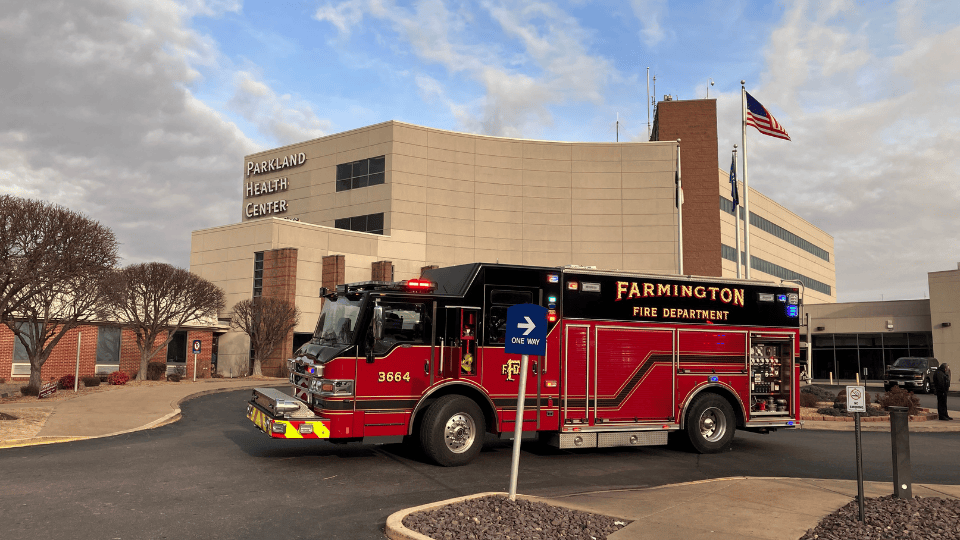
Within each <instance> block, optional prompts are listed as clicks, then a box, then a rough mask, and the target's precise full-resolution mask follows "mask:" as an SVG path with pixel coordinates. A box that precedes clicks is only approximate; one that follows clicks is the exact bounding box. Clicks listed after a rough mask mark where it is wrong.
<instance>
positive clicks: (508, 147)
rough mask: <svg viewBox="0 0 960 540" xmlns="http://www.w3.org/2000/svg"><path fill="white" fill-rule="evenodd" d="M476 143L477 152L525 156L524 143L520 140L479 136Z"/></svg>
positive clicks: (490, 154)
mask: <svg viewBox="0 0 960 540" xmlns="http://www.w3.org/2000/svg"><path fill="white" fill-rule="evenodd" d="M474 145H475V150H476V153H477V154H484V155H488V156H505V157H514V158H518V157H523V143H521V142H519V141H507V140H497V139H493V138H486V137H477V138H476V140H475V141H474Z"/></svg>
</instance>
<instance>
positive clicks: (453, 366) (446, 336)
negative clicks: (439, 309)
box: [437, 306, 480, 380]
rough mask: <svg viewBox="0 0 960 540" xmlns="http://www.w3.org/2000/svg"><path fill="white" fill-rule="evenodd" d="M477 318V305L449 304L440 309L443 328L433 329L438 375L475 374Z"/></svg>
mask: <svg viewBox="0 0 960 540" xmlns="http://www.w3.org/2000/svg"><path fill="white" fill-rule="evenodd" d="M479 322H480V310H479V309H477V308H470V307H460V306H451V307H447V308H445V309H444V317H443V328H442V331H441V332H438V333H437V335H438V336H439V340H440V342H439V343H438V347H437V349H438V351H439V366H438V374H439V377H440V378H441V379H460V378H472V379H474V380H476V379H478V378H479V373H480V367H479V366H480V359H479V357H478V351H477V330H478V325H479Z"/></svg>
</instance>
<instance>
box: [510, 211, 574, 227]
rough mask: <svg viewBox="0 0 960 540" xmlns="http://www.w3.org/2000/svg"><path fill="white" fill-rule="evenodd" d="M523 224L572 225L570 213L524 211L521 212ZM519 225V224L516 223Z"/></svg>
mask: <svg viewBox="0 0 960 540" xmlns="http://www.w3.org/2000/svg"><path fill="white" fill-rule="evenodd" d="M523 224H524V225H548V226H566V227H569V226H570V225H572V223H571V219H570V214H542V213H538V212H526V213H524V214H523ZM517 225H518V226H519V224H517Z"/></svg>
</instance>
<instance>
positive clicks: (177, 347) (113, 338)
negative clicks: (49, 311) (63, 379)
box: [13, 323, 188, 366]
mask: <svg viewBox="0 0 960 540" xmlns="http://www.w3.org/2000/svg"><path fill="white" fill-rule="evenodd" d="M18 331H21V332H24V333H25V334H26V335H27V336H28V338H27V340H28V341H32V339H31V337H32V336H31V335H30V332H29V330H28V324H27V323H20V324H19V325H18ZM84 332H86V331H84ZM121 334H122V331H121V329H120V328H112V327H108V326H101V327H99V328H97V360H96V363H97V365H98V366H99V365H104V364H107V365H119V364H120V339H121ZM187 355H188V351H187V332H186V331H185V330H181V331H178V332H174V334H173V339H172V340H171V341H170V343H169V344H168V345H167V357H166V361H167V362H168V363H170V362H174V363H184V362H186V361H187ZM155 360H157V361H159V360H161V358H155ZM13 363H14V364H29V363H30V357H29V355H28V354H27V348H26V347H25V346H24V345H23V342H22V341H20V338H18V337H16V336H15V337H14V338H13Z"/></svg>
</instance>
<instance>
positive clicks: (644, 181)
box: [622, 172, 719, 204]
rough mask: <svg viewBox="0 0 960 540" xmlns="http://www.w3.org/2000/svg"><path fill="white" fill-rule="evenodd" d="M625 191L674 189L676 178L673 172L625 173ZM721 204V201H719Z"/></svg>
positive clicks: (623, 180) (623, 175)
mask: <svg viewBox="0 0 960 540" xmlns="http://www.w3.org/2000/svg"><path fill="white" fill-rule="evenodd" d="M622 182H623V188H624V189H644V188H661V189H668V188H669V189H673V188H674V185H675V183H676V182H675V178H674V176H673V173H672V172H668V173H623V174H622ZM717 203H718V204H719V199H718V201H717Z"/></svg>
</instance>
